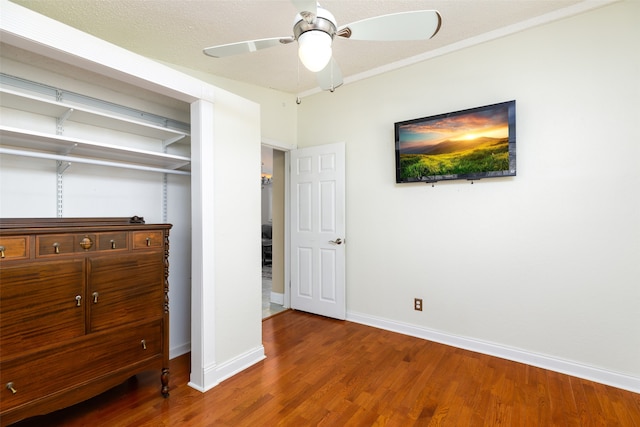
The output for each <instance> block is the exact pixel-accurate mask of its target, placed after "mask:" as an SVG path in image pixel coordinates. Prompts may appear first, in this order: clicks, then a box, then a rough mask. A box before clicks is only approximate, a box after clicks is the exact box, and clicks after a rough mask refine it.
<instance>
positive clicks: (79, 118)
mask: <svg viewBox="0 0 640 427" xmlns="http://www.w3.org/2000/svg"><path fill="white" fill-rule="evenodd" d="M0 96H1V98H2V106H3V107H7V108H12V109H15V110H20V111H26V112H30V113H36V114H41V115H44V116H49V117H53V118H56V119H60V118H62V117H65V120H72V121H74V122H79V123H84V124H88V125H93V126H98V127H101V128H107V129H115V130H118V131H122V132H128V133H132V134H135V135H142V136H147V137H151V138H156V139H161V140H163V141H165V142H167V141H169V142H171V141H175V140H179V139H182V138H186V137H188V136H189V132H186V131H183V130H178V129H172V128H170V127H164V126H159V125H155V124H153V123H149V122H145V121H141V120H140V121H139V120H134V119H132V118H130V117H127V116H124V115H118V114H116V113H109V112H105V111H100V110H98V109H91V108H87V107H85V106H83V105H81V104H78V103H71V102H68V101H67V102H59V101H53V100H50V99H46V98H43V97H40V96H36V95H31V94H27V93H21V92H18V91H15V90H11V89H8V88H5V87H0Z"/></svg>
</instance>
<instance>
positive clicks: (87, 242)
mask: <svg viewBox="0 0 640 427" xmlns="http://www.w3.org/2000/svg"><path fill="white" fill-rule="evenodd" d="M36 250H37V252H36V256H38V257H43V256H55V255H60V254H70V253H73V252H89V251H95V250H96V235H95V234H75V235H74V234H46V235H41V236H36Z"/></svg>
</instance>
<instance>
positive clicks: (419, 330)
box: [347, 311, 640, 393]
mask: <svg viewBox="0 0 640 427" xmlns="http://www.w3.org/2000/svg"><path fill="white" fill-rule="evenodd" d="M347 320H349V321H351V322H355V323H360V324H363V325H367V326H373V327H375V328H379V329H384V330H387V331H392V332H398V333H400V334H404V335H409V336H413V337H417V338H422V339H425V340H429V341H434V342H437V343H440V344H446V345H450V346H452V347H457V348H462V349H464V350H469V351H474V352H477V353H482V354H487V355H490V356H495V357H500V358H502V359H507V360H512V361H514V362H520V363H525V364H527V365H531V366H536V367H538V368H543V369H548V370H550V371H554V372H559V373H562V374H566V375H571V376H574V377H578V378H583V379H586V380H589V381H594V382H597V383H601V384H606V385H610V386H612V387H617V388H621V389H624V390H628V391H632V392H634V393H640V378H636V377H633V376H630V375H624V374H620V373H618V372H613V371H607V370H604V369H600V368H595V367H592V366H586V365H582V364H579V363H576V362H571V361H568V360H563V359H558V358H554V357H550V356H546V355H541V354H536V353H531V352H527V351H524V350H520V349H515V348H511V347H506V346H502V345H498V344H494V343H489V342H485V341H479V340H474V339H470V338H465V337H460V336H456V335H451V334H447V333H443V332H439V331H435V330H432V329H428V328H423V327H421V326H416V325H411V324H408V323H402V322H396V321H393V320H389V319H384V318H381V317H376V316H370V315H368V314H363V313H357V312H353V311H350V312H347Z"/></svg>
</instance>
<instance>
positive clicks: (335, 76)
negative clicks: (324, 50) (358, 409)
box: [316, 58, 342, 92]
mask: <svg viewBox="0 0 640 427" xmlns="http://www.w3.org/2000/svg"><path fill="white" fill-rule="evenodd" d="M316 78H317V79H318V86H320V89H322V90H329V91H331V92H333V91H334V90H335V89H336V88H337V87H339V86H341V85H342V71H340V67H339V66H338V62H337V61H336V60H335V59H334V58H331V61H329V63H328V64H327V66H326V67H324V68H323V69H322V70H321V71H318V72H317V73H316Z"/></svg>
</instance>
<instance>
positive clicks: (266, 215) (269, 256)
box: [260, 145, 286, 319]
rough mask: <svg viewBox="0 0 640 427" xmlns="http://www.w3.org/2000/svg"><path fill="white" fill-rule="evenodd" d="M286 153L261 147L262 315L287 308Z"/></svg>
mask: <svg viewBox="0 0 640 427" xmlns="http://www.w3.org/2000/svg"><path fill="white" fill-rule="evenodd" d="M284 164H285V153H284V151H280V150H277V149H274V148H272V147H269V146H265V145H263V146H262V171H261V176H260V181H261V188H262V190H261V193H262V198H261V206H262V212H261V220H262V318H263V319H265V318H267V317H270V316H273V315H274V314H277V313H280V312H282V311H284V310H286V306H285V298H284V294H285V291H284V283H285V280H284V264H285V263H284V234H285V233H284V227H285V225H284V224H285V223H284V221H285V214H284V211H285V202H284V194H285V165H284Z"/></svg>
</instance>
